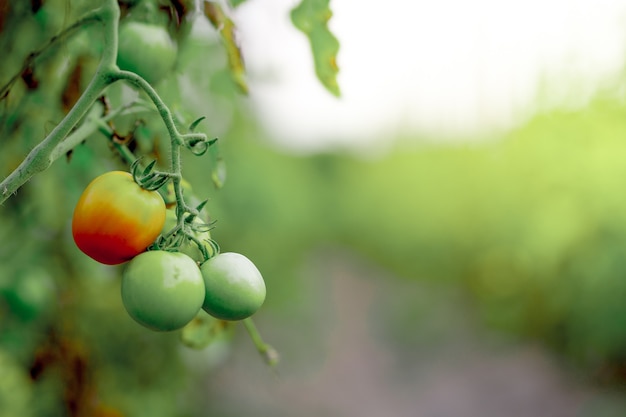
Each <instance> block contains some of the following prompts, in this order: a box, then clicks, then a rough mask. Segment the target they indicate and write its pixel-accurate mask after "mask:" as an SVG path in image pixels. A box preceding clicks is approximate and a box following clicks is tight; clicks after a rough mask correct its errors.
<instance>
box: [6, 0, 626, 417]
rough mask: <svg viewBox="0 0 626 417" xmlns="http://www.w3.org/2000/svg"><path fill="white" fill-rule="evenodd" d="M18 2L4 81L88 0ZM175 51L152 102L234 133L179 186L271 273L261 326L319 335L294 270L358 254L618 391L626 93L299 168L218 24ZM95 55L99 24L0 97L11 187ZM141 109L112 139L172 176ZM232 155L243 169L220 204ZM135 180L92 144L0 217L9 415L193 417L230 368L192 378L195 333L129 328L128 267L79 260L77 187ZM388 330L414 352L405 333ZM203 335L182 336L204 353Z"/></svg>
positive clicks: (114, 95)
mask: <svg viewBox="0 0 626 417" xmlns="http://www.w3.org/2000/svg"><path fill="white" fill-rule="evenodd" d="M10 4H11V7H12V9H11V13H13V15H11V16H13V17H15V16H18V17H19V18H17V17H15V18H12V19H9V18H6V16H5V17H4V19H3V24H2V25H0V27H2V33H1V36H0V48H1V49H2V50H3V51H7V55H6V56H9V54H10V56H11V57H12V58H11V60H6V63H5V62H3V65H2V66H1V68H0V83H1V84H4V83H5V82H6V81H7V80H8V79H9V78H10V77H11V76H12V75H14V73H15V72H16V71H18V70H19V68H20V66H21V65H22V62H23V61H24V59H25V58H26V56H27V55H28V53H30V52H31V51H34V50H37V49H38V48H40V47H41V46H42V45H43V44H44V43H45V42H46V40H47V39H49V38H50V37H51V36H52V35H54V34H55V33H56V32H57V31H58V30H59V29H60V28H61V27H63V26H64V25H67V24H68V22H71V21H72V20H73V19H74V18H75V17H76V16H77V15H78V14H79V12H80V10H81V5H82V6H85V5H88V4H89V2H87V1H83V2H80V1H74V2H72V7H71V8H70V7H67V6H66V3H64V2H62V1H60V0H58V1H53V0H49V1H46V2H44V5H43V6H42V7H41V8H39V9H38V10H35V11H34V10H32V9H31V3H28V2H21V3H20V2H15V1H14V2H11V3H10ZM33 4H34V3H33ZM59 11H62V12H59ZM179 42H180V43H179V55H178V62H177V68H176V70H175V71H174V72H173V73H172V74H170V76H169V77H168V78H167V79H165V80H163V81H162V82H160V83H159V84H158V85H157V86H156V88H157V90H158V91H159V93H160V94H161V95H162V96H163V98H164V100H165V101H166V102H167V103H168V104H169V105H170V106H171V109H172V110H173V112H174V113H175V116H176V118H177V121H178V122H179V123H180V124H181V125H182V126H185V125H189V123H191V122H192V121H193V120H195V119H196V118H197V117H200V116H207V120H206V121H204V122H202V123H201V124H200V126H199V128H200V129H204V130H205V131H206V133H207V134H208V135H210V136H218V137H219V138H220V140H219V148H217V149H218V150H219V152H218V153H216V154H211V155H206V156H204V157H202V158H198V157H194V156H192V155H189V154H187V155H185V160H184V174H185V178H186V179H187V180H189V182H190V183H191V186H192V188H193V191H194V194H195V196H196V197H198V198H206V197H208V198H209V203H208V209H209V213H210V216H211V218H212V219H213V220H217V223H216V228H215V229H214V230H213V231H212V236H213V237H214V238H215V239H216V240H217V241H218V242H219V243H220V245H221V247H222V250H223V251H237V252H241V253H243V254H245V255H246V256H248V257H250V258H251V259H254V261H255V263H256V264H257V266H258V267H259V269H260V270H261V271H262V272H263V274H264V277H265V278H266V281H267V288H268V295H267V301H266V305H265V307H264V309H263V310H262V311H261V313H260V314H261V315H263V314H266V313H267V314H269V315H270V316H271V315H272V314H274V315H283V316H286V317H289V318H290V319H291V320H293V321H294V322H299V323H303V331H302V334H299V335H294V336H293V339H297V340H298V343H304V342H306V341H307V340H309V339H311V338H315V337H316V333H315V332H314V331H306V330H305V329H304V327H305V326H306V325H307V324H310V323H312V322H314V320H315V318H311V317H309V316H306V315H307V314H309V313H308V312H309V311H310V310H311V309H306V308H303V306H307V305H308V304H309V303H312V302H313V301H312V299H311V286H312V284H311V282H310V281H311V280H314V279H315V277H306V278H307V279H301V278H302V277H299V276H298V274H299V273H300V272H299V271H300V270H299V268H300V266H301V264H302V262H303V261H305V260H306V258H307V256H309V254H310V253H311V251H314V250H316V249H319V248H327V249H328V248H330V249H331V250H332V249H333V248H345V247H347V248H351V249H352V250H354V251H355V252H357V253H359V254H361V256H363V257H365V258H368V259H370V260H371V261H372V262H375V263H377V264H378V265H381V266H382V267H383V268H385V269H386V270H388V271H390V272H392V273H394V274H395V275H397V276H399V277H401V279H402V280H404V282H403V283H400V284H397V285H400V286H403V285H406V283H410V282H414V281H417V280H419V281H427V282H430V283H433V282H434V283H443V284H444V285H449V286H454V287H456V288H459V289H460V290H461V291H463V292H464V293H466V294H468V295H469V296H470V297H471V299H472V300H473V302H474V303H475V304H474V305H475V307H476V311H477V313H478V314H479V315H480V316H481V317H482V318H483V319H484V321H485V322H486V323H488V324H489V325H491V326H494V327H495V328H498V329H500V330H502V331H503V332H505V333H507V334H509V335H510V336H511V337H513V338H519V339H520V340H524V339H535V340H540V341H543V342H544V343H546V344H547V345H549V346H551V347H552V348H553V349H554V351H555V352H559V353H560V354H562V355H563V357H565V358H567V359H568V360H569V361H571V363H573V364H576V365H578V366H580V367H582V368H583V369H585V370H587V371H588V372H589V373H592V374H597V373H598V372H600V373H601V374H602V375H607V376H609V377H620V375H622V376H621V378H623V374H622V373H621V372H622V370H623V369H624V368H623V366H624V364H625V363H626V358H625V357H624V352H626V323H625V322H626V303H624V299H625V297H626V281H625V280H624V278H623V275H624V273H625V269H626V261H625V259H626V249H625V248H626V245H625V243H626V214H625V213H626V193H624V191H623V186H622V184H623V179H624V178H626V164H625V163H624V159H626V141H624V137H626V118H624V117H623V114H624V112H625V111H626V107H625V106H624V105H623V103H622V102H621V101H620V100H619V99H617V98H613V97H604V98H598V99H597V100H596V101H594V102H593V103H592V104H591V105H589V106H588V108H585V109H582V110H577V111H571V112H558V111H555V112H550V113H548V114H544V115H540V116H538V117H536V118H534V119H533V120H531V121H530V122H529V123H527V124H526V125H525V126H523V127H521V128H519V129H517V130H516V131H514V132H511V133H510V134H508V135H506V137H504V138H501V140H499V141H497V142H489V143H484V142H476V143H465V144H454V145H452V144H446V145H436V144H433V143H432V142H429V143H430V144H420V142H419V139H418V138H412V137H411V138H389V140H394V139H395V140H397V141H398V143H404V142H407V143H409V142H410V143H413V145H398V146H397V147H396V148H395V149H394V150H393V151H391V152H390V153H389V154H385V155H380V157H379V158H376V159H361V158H358V157H356V156H354V155H350V154H347V153H341V152H329V153H327V154H319V155H311V156H294V155H290V154H288V153H285V152H283V151H281V150H279V149H275V148H273V147H272V146H271V145H269V142H265V141H264V140H263V139H264V134H262V133H260V132H261V129H260V127H259V125H258V124H257V122H256V121H255V120H254V118H253V117H252V116H251V115H250V113H249V112H248V110H247V103H246V101H245V99H244V98H241V97H240V96H239V93H238V91H239V89H238V87H237V83H236V80H233V79H232V78H231V77H230V75H229V74H230V72H229V71H230V70H229V66H228V65H229V64H228V60H227V58H226V55H225V47H224V45H223V44H222V43H221V40H220V38H219V35H218V34H217V33H216V31H215V29H214V28H212V27H211V25H210V23H209V21H208V20H206V19H205V18H204V17H199V18H198V20H197V21H195V23H194V24H193V25H192V28H191V29H190V31H189V33H188V34H187V35H186V37H185V38H184V40H179ZM98 53H99V51H98V34H97V31H94V30H92V29H89V28H85V29H84V31H81V32H79V33H77V34H76V36H74V37H72V38H71V39H70V40H68V41H67V42H65V43H62V44H59V45H57V46H54V47H52V48H50V49H48V50H46V52H45V54H43V55H42V56H41V58H40V59H39V60H38V61H37V63H36V65H35V66H34V67H33V68H32V70H33V71H32V73H31V72H28V73H27V74H24V77H21V78H20V80H18V82H16V83H15V84H14V86H13V87H12V88H11V90H10V93H9V94H8V95H7V96H5V97H4V98H3V99H2V100H1V101H0V106H1V107H0V146H1V148H2V152H0V172H1V173H2V176H3V177H4V176H5V175H7V174H8V173H9V172H10V171H11V170H12V169H14V168H15V167H16V166H17V164H18V163H19V162H20V161H21V160H22V158H23V157H24V156H25V155H26V153H27V152H28V150H29V149H31V148H32V147H33V146H34V145H35V144H36V143H38V142H39V141H40V140H41V139H42V138H43V137H44V136H45V134H46V133H47V132H49V131H50V130H51V128H52V127H53V126H54V125H55V123H56V122H58V121H59V120H60V118H62V116H63V114H64V113H65V112H66V111H67V109H68V107H67V106H68V105H71V103H72V100H75V99H76V91H80V90H81V89H82V88H84V85H85V83H86V82H87V81H88V80H89V77H90V74H92V73H93V70H94V68H95V65H96V64H97V59H98ZM57 79H58V80H63V81H64V82H56V81H55V80H57ZM107 96H108V99H109V100H110V105H111V106H112V107H113V108H114V109H115V108H119V107H123V106H127V105H132V104H130V103H133V102H134V101H135V100H137V99H138V95H137V93H136V92H135V91H134V90H132V89H131V88H129V87H126V86H122V85H115V86H113V87H111V88H110V90H109V91H108V94H107ZM96 110H98V109H96ZM134 110H135V111H134V112H132V113H126V114H122V115H121V116H120V117H118V118H116V119H115V120H114V122H115V128H116V130H117V132H118V133H120V134H121V136H124V135H126V134H127V133H129V132H132V131H133V129H134V128H135V125H134V123H135V120H137V119H140V120H141V121H142V123H141V125H140V126H139V127H138V128H137V129H136V130H135V132H134V133H135V135H134V138H133V142H132V146H133V147H134V150H135V151H136V152H137V153H138V154H141V155H145V156H147V157H153V158H157V159H158V160H159V161H160V162H161V163H162V164H167V158H168V154H167V137H166V135H165V132H164V129H163V127H162V125H161V123H160V120H159V118H158V115H157V114H156V112H155V111H154V110H152V109H151V108H150V107H149V106H147V107H145V108H144V107H141V106H137V107H136V108H134ZM98 111H100V110H98ZM402 139H407V140H406V141H403V140H402ZM218 161H225V163H226V167H227V170H228V176H227V179H226V182H225V186H224V187H223V188H222V189H219V190H218V189H216V188H215V186H214V181H213V180H212V177H214V176H215V169H216V167H218V166H219V168H220V170H221V169H222V168H223V167H222V165H220V164H219V163H218ZM126 168H127V166H126V165H125V164H124V163H123V162H122V160H121V159H120V158H119V157H118V155H117V154H116V153H115V151H114V150H113V149H112V148H111V146H110V142H109V141H108V139H107V138H105V137H104V136H102V135H100V134H98V133H95V132H94V134H93V135H91V136H90V137H89V138H88V140H87V141H86V142H85V144H84V145H81V146H79V147H77V148H76V149H75V150H74V151H73V152H72V153H71V155H68V157H67V158H65V159H64V160H59V161H57V162H56V163H55V164H54V165H53V166H52V168H51V169H49V170H48V171H46V172H45V173H43V174H40V175H37V176H35V177H34V178H33V179H32V180H31V181H30V182H29V183H27V184H26V185H25V186H24V187H23V188H22V189H20V190H19V192H18V193H17V194H16V195H14V196H12V198H10V199H9V201H8V202H7V203H6V204H5V205H4V206H2V207H1V208H0V216H1V217H0V237H1V238H2V241H3V244H2V245H1V246H0V375H2V378H0V416H5V415H6V416H15V415H20V416H29V415H36V416H48V415H50V416H53V415H54V416H62V415H69V416H74V415H98V416H108V417H111V416H118V415H129V416H130V415H150V416H152V417H158V416H185V415H190V414H189V413H191V411H189V410H191V409H193V404H192V402H193V400H194V399H193V398H192V394H190V393H189V392H188V390H187V389H188V388H189V387H190V386H191V385H192V384H194V383H197V381H196V380H195V379H194V378H198V379H201V378H203V377H205V376H206V375H210V371H211V369H212V367H214V366H216V365H218V364H219V363H221V361H222V360H223V359H224V357H225V353H224V352H227V351H228V347H229V344H230V343H232V342H231V339H230V337H231V336H232V334H234V332H231V331H229V332H228V334H227V335H226V336H225V337H224V338H223V339H219V340H217V341H216V344H215V345H213V346H209V348H207V349H206V350H205V353H206V355H205V356H204V357H203V362H202V366H198V364H197V363H196V364H194V365H193V368H194V371H195V372H190V369H189V368H190V367H189V365H188V363H186V362H185V358H186V353H188V350H187V349H188V348H186V347H184V346H183V345H182V344H181V343H180V340H179V338H180V332H178V333H170V334H161V333H153V332H150V331H147V330H146V329H144V328H141V327H140V326H139V325H137V324H136V323H134V322H133V321H132V320H131V319H130V318H129V317H128V316H127V315H126V313H125V311H124V309H123V306H122V304H121V300H120V297H119V276H120V272H121V268H120V267H108V266H102V265H99V264H97V263H96V262H94V261H92V260H90V259H88V258H87V257H86V256H84V255H83V254H81V253H80V252H79V251H78V249H77V248H76V247H75V245H74V243H73V241H72V238H71V233H70V219H71V214H72V209H73V206H74V204H75V202H76V200H77V199H78V196H79V194H80V192H81V191H82V189H83V188H84V186H85V185H86V184H87V183H88V182H89V181H90V180H91V179H92V178H93V177H95V176H96V175H98V174H100V173H102V172H104V171H106V170H111V169H126ZM220 176H223V172H222V171H220ZM413 294H414V293H413V292H411V291H406V292H405V296H403V297H401V298H400V299H399V300H398V302H399V303H404V304H406V305H407V306H408V307H407V308H409V309H411V308H414V309H415V311H416V312H419V314H428V312H430V311H431V306H433V309H434V311H432V314H437V311H438V310H437V309H436V308H435V304H436V302H435V301H433V300H420V298H419V297H416V298H414V297H413ZM323 314H324V313H323V312H320V315H323ZM270 325H271V323H270ZM387 327H388V328H389V330H388V331H389V332H390V333H391V336H392V337H395V338H396V339H397V340H399V341H402V340H404V339H403V337H402V334H399V333H402V332H403V331H404V330H403V329H404V328H403V326H402V324H401V323H392V324H390V325H389V326H387ZM194 331H195V329H191V330H189V329H188V330H187V332H188V334H187V337H189V338H191V339H193V340H200V342H202V343H201V344H204V343H205V341H204V340H202V335H198V334H197V333H194ZM396 333H397V334H396ZM200 342H198V343H200ZM199 375H200V377H199ZM32 398H37V401H36V402H33V401H32ZM203 401H206V400H205V399H203ZM89 413H91V414H89Z"/></svg>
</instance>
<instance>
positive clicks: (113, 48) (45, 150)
mask: <svg viewBox="0 0 626 417" xmlns="http://www.w3.org/2000/svg"><path fill="white" fill-rule="evenodd" d="M119 14H120V10H119V7H118V5H117V2H116V1H115V0H108V1H107V2H106V3H105V4H104V5H102V6H101V7H100V8H99V9H96V10H94V11H93V12H90V13H89V14H88V15H86V17H84V18H83V19H80V20H79V23H76V24H74V25H72V26H70V28H72V29H71V30H73V28H76V27H78V26H80V25H82V24H85V23H87V22H91V21H97V22H100V23H101V24H102V27H103V32H104V33H103V35H104V51H103V53H102V57H101V59H100V64H99V65H98V69H97V70H96V73H95V74H94V76H93V78H92V80H91V82H90V83H89V85H88V86H87V88H86V89H85V91H84V92H83V94H82V95H81V96H80V98H79V99H78V101H77V102H76V104H75V105H74V107H72V109H71V110H70V111H69V113H67V115H66V116H65V117H64V118H63V120H62V121H61V122H60V123H59V124H58V125H57V126H56V127H55V128H54V129H53V130H52V132H50V134H48V136H46V138H45V139H44V140H43V141H42V142H40V143H39V144H38V145H37V146H35V147H34V148H33V149H32V150H31V151H30V153H29V154H28V155H27V156H26V158H25V159H24V160H23V161H22V163H21V164H20V165H19V166H18V167H17V168H16V169H15V170H14V171H13V172H12V173H11V174H9V176H8V177H6V178H5V179H4V180H3V181H2V182H1V183H0V204H2V203H4V202H5V201H6V200H7V199H8V198H9V197H10V196H11V195H12V194H14V193H15V192H17V190H18V189H19V188H20V187H21V186H22V185H24V184H25V183H26V182H27V181H28V180H29V179H30V178H31V177H32V176H33V175H35V174H37V173H39V172H42V171H44V170H46V169H47V168H48V167H50V165H51V164H52V163H53V162H54V161H55V160H56V159H57V158H59V157H60V156H61V155H63V154H65V152H67V151H68V150H69V149H71V147H69V145H71V144H64V145H62V143H63V141H64V140H65V139H66V137H67V136H68V135H69V134H70V132H71V131H72V129H74V127H76V125H77V124H78V123H79V122H80V120H81V119H82V118H83V117H84V116H85V114H86V113H87V112H88V111H89V109H90V108H91V106H92V105H93V103H94V102H95V101H96V100H97V99H98V97H99V96H100V95H101V94H102V93H103V91H104V89H105V88H106V87H107V86H108V85H109V84H111V83H112V82H113V80H114V79H113V78H112V76H111V74H112V73H114V72H115V71H118V70H117V65H116V63H115V62H116V59H117V41H118V39H117V29H118V20H119ZM68 30H69V29H67V30H65V31H64V32H62V34H63V36H65V34H67V33H69V32H68ZM56 38H58V36H57V37H55V38H52V39H51V41H50V42H49V43H48V45H50V44H52V43H53V42H54V41H55V39H56ZM8 85H10V84H8ZM3 88H8V87H7V86H5V87H3ZM77 137H78V136H77ZM78 143H80V142H78Z"/></svg>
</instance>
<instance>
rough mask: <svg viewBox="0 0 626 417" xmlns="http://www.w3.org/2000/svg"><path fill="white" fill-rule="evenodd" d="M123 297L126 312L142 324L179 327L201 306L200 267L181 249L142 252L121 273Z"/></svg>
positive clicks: (153, 326)
mask: <svg viewBox="0 0 626 417" xmlns="http://www.w3.org/2000/svg"><path fill="white" fill-rule="evenodd" d="M122 301H123V303H124V307H125V308H126V311H127V312H128V314H129V315H130V316H131V317H132V318H133V319H134V320H135V321H137V322H138V323H140V324H142V325H143V326H146V327H148V328H150V329H152V330H158V331H171V330H176V329H180V328H181V327H183V326H185V325H186V324H187V323H189V322H190V321H191V320H192V319H193V318H194V317H195V316H196V314H197V313H198V312H199V311H200V308H201V307H202V302H203V301H204V282H203V280H202V275H201V273H200V269H199V268H198V265H196V263H195V262H194V261H193V260H192V259H191V258H190V257H189V256H187V255H185V254H183V253H178V252H166V251H149V252H145V253H142V254H141V255H138V256H136V257H135V258H134V259H133V260H132V261H130V262H129V263H128V265H127V266H126V269H125V270H124V272H123V274H122Z"/></svg>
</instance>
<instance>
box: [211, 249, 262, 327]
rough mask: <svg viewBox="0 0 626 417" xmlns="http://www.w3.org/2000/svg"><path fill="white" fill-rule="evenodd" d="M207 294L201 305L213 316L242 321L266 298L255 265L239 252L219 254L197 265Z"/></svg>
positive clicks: (260, 277) (259, 274) (259, 306)
mask: <svg viewBox="0 0 626 417" xmlns="http://www.w3.org/2000/svg"><path fill="white" fill-rule="evenodd" d="M200 271H201V272H202V278H203V279H204V286H205V289H206V294H205V298H204V303H203V305H202V308H203V309H204V311H206V312H207V313H209V314H210V315H212V316H213V317H215V318H218V319H222V320H242V319H245V318H246V317H249V316H251V315H253V314H254V313H255V312H256V311H257V310H258V309H259V308H261V306H262V305H263V302H264V301H265V292H266V289H265V282H264V281H263V277H262V276H261V273H260V272H259V270H258V269H257V267H256V266H255V265H254V264H253V263H252V261H250V260H249V259H248V258H246V257H245V256H243V255H241V254H239V253H232V252H226V253H220V254H218V255H216V256H214V257H212V258H210V259H209V260H207V261H206V262H204V263H203V264H202V265H201V266H200Z"/></svg>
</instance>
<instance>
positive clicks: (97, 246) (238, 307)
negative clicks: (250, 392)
mask: <svg viewBox="0 0 626 417" xmlns="http://www.w3.org/2000/svg"><path fill="white" fill-rule="evenodd" d="M186 221H188V222H189V223H190V225H189V230H191V231H188V232H187V233H185V232H181V230H180V226H178V221H177V217H176V213H175V212H174V210H168V209H166V206H165V203H164V201H163V198H162V197H161V195H160V194H159V193H158V192H156V191H148V190H145V189H143V188H142V187H141V186H140V185H138V184H137V183H136V182H135V180H134V179H133V176H132V175H131V174H129V173H127V172H121V171H112V172H108V173H105V174H102V175H101V176H99V177H97V178H96V179H95V180H93V181H92V182H91V183H90V184H89V185H88V186H87V188H86V189H85V191H84V192H83V194H82V195H81V197H80V198H79V200H78V203H77V204H76V208H75V210H74V216H73V219H72V234H73V236H74V241H75V242H76V245H77V246H78V248H79V249H80V250H81V251H83V252H84V253H85V254H86V255H88V256H90V257H91V258H93V259H95V260H96V261H98V262H100V263H103V264H108V265H116V264H121V263H124V262H127V264H126V266H125V269H124V271H123V273H122V284H121V294H122V301H123V304H124V307H125V308H126V311H127V312H128V314H129V315H130V316H131V317H132V318H133V319H134V320H135V321H137V322H138V323H140V324H142V325H143V326H145V327H147V328H150V329H153V330H158V331H171V330H176V329H180V328H182V327H184V326H185V325H186V324H188V323H189V322H190V321H191V320H192V319H193V318H194V317H195V316H196V314H197V313H198V312H199V311H200V309H204V310H205V311H206V312H207V313H209V314H210V315H212V316H213V317H215V318H218V319H221V320H242V319H244V318H247V317H249V316H251V315H252V314H254V313H255V312H256V311H257V310H258V309H259V308H260V307H261V305H262V304H263V302H264V300H265V293H266V289H265V283H264V281H263V277H262V276H261V273H260V272H259V270H258V269H257V268H256V266H255V265H254V264H253V263H252V262H251V261H250V260H249V259H248V258H246V257H245V256H243V255H241V254H237V253H218V252H217V247H216V246H215V245H212V244H211V242H212V241H211V240H210V239H211V236H210V233H209V231H208V230H206V229H207V228H206V227H202V226H203V222H202V221H201V220H199V219H198V218H197V217H194V218H193V219H192V218H191V217H190V218H189V220H186ZM177 226H178V227H177ZM180 233H183V235H182V236H176V235H177V234H180ZM160 235H161V236H168V237H169V238H170V241H176V242H178V243H177V244H176V245H175V246H173V247H165V248H158V247H157V248H153V246H155V245H154V244H155V242H158V241H159V240H158V239H157V238H159V236H160ZM189 236H191V237H192V238H193V239H190V238H189ZM178 237H180V239H177V238H178ZM172 238H173V240H172ZM199 245H201V246H203V248H204V250H201V249H200V246H199ZM156 246H158V245H156ZM149 249H152V250H149ZM204 252H206V254H205V253H204Z"/></svg>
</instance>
